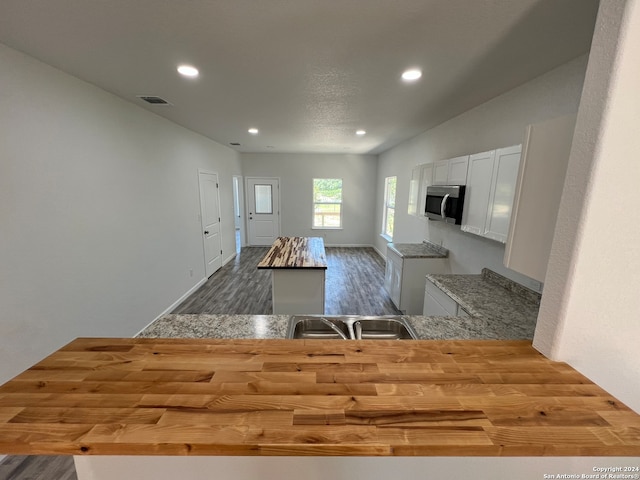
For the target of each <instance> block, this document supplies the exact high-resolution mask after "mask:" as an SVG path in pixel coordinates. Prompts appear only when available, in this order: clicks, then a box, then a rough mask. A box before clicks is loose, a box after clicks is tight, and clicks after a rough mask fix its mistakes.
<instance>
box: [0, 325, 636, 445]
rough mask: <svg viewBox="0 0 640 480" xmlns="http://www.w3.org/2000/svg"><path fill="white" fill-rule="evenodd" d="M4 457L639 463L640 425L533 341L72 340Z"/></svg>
mask: <svg viewBox="0 0 640 480" xmlns="http://www.w3.org/2000/svg"><path fill="white" fill-rule="evenodd" d="M0 454H36V455H47V454H72V455H83V454H94V455H356V456H391V455H397V456H414V455H420V456H542V455H552V456H567V455H568V456H600V455H607V456H609V455H616V456H640V417H639V416H638V415H637V414H636V413H634V412H633V411H632V410H630V409H629V408H628V407H626V406H625V405H623V404H622V403H621V402H619V401H618V400H616V399H615V398H613V397H612V396H611V395H609V394H608V393H607V392H606V391H604V390H603V389H602V388H600V387H598V386H597V385H595V384H593V383H592V382H591V381H589V380H588V379H587V378H585V377H584V376H582V375H581V374H579V373H578V372H576V371H575V370H574V369H572V368H571V367H569V366H568V365H566V364H564V363H558V362H552V361H550V360H548V359H546V358H545V357H544V356H542V355H541V354H539V353H538V352H537V351H535V350H534V349H533V348H532V346H531V344H530V342H528V341H496V340H478V341H475V340H464V341H440V340H416V341H376V340H369V341H366V340H365V341H355V340H354V341H338V340H333V341H322V340H221V339H160V338H134V339H129V338H127V339H115V338H79V339H76V340H74V341H73V342H71V343H69V344H68V345H66V346H64V347H63V348H61V349H60V350H58V351H57V352H55V353H53V354H52V355H50V356H49V357H47V358H45V359H44V360H42V361H41V362H39V363H38V364H36V365H34V366H33V367H31V368H30V369H28V370H27V371H25V372H24V373H22V374H20V375H18V376H17V377H16V378H14V379H13V380H11V381H10V382H8V383H6V384H5V385H3V386H1V387H0Z"/></svg>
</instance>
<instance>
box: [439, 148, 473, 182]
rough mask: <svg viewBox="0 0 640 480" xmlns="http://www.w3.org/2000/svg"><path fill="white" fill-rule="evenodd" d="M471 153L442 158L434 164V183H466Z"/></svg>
mask: <svg viewBox="0 0 640 480" xmlns="http://www.w3.org/2000/svg"><path fill="white" fill-rule="evenodd" d="M468 164H469V155H464V156H462V157H455V158H450V159H448V160H440V161H439V162H435V163H434V164H433V165H434V167H433V184H434V185H464V184H465V183H466V181H467V166H468Z"/></svg>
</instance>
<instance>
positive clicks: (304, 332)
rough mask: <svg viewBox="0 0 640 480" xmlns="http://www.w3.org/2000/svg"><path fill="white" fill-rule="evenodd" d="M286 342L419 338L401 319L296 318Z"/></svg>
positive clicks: (290, 322) (290, 325)
mask: <svg viewBox="0 0 640 480" xmlns="http://www.w3.org/2000/svg"><path fill="white" fill-rule="evenodd" d="M287 338H301V339H318V340H341V339H342V340H415V339H417V338H418V336H417V335H416V333H415V331H414V330H413V328H412V327H411V325H410V324H409V322H408V321H407V319H406V318H404V317H402V316H383V317H365V316H356V315H353V316H326V315H295V316H293V317H291V319H290V320H289V329H288V331H287Z"/></svg>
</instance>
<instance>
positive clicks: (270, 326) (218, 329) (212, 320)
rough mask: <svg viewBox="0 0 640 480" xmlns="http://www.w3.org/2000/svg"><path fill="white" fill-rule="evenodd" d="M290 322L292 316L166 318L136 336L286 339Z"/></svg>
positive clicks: (192, 316) (193, 315)
mask: <svg viewBox="0 0 640 480" xmlns="http://www.w3.org/2000/svg"><path fill="white" fill-rule="evenodd" d="M289 318H290V316H289V315H210V314H167V315H163V316H162V317H160V318H159V319H157V320H156V321H155V322H153V323H152V324H150V325H148V326H147V327H146V328H145V329H144V330H142V331H141V332H140V333H138V335H136V336H137V337H143V338H145V337H146V338H258V339H260V338H265V339H266V338H271V339H283V338H286V336H287V327H288V325H289Z"/></svg>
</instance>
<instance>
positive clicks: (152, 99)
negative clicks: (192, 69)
mask: <svg viewBox="0 0 640 480" xmlns="http://www.w3.org/2000/svg"><path fill="white" fill-rule="evenodd" d="M137 97H138V98H139V99H140V100H144V101H145V102H147V103H150V104H152V105H171V104H170V103H169V102H167V101H166V100H165V99H164V98H160V97H156V96H154V95H138V96H137Z"/></svg>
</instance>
